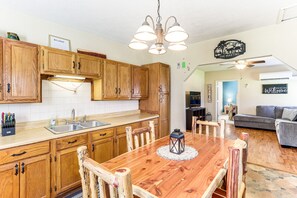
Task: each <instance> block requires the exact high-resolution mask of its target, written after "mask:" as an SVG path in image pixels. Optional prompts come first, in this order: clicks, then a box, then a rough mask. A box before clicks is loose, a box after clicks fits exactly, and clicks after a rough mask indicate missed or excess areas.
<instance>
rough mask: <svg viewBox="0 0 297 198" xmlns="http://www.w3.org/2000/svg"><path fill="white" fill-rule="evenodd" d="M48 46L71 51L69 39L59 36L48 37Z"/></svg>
mask: <svg viewBox="0 0 297 198" xmlns="http://www.w3.org/2000/svg"><path fill="white" fill-rule="evenodd" d="M48 43H49V44H48V45H49V47H53V48H57V49H61V50H66V51H70V50H71V42H70V40H69V39H65V38H62V37H59V36H55V35H51V34H49V36H48Z"/></svg>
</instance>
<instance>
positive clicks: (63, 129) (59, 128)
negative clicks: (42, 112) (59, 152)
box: [46, 124, 84, 134]
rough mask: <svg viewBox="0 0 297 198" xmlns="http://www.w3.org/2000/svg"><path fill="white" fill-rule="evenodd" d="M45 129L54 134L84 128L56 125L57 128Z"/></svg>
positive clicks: (71, 125) (77, 125)
mask: <svg viewBox="0 0 297 198" xmlns="http://www.w3.org/2000/svg"><path fill="white" fill-rule="evenodd" d="M46 128H47V129H48V130H50V131H51V132H53V133H56V134H57V133H65V132H71V131H77V130H81V129H84V127H82V126H80V125H79V124H67V125H58V126H51V127H46Z"/></svg>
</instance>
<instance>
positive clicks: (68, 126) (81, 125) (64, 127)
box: [45, 120, 109, 134]
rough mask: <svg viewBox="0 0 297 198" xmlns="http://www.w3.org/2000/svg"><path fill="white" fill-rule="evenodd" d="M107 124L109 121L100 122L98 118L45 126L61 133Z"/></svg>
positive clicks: (53, 131) (56, 132) (55, 132)
mask: <svg viewBox="0 0 297 198" xmlns="http://www.w3.org/2000/svg"><path fill="white" fill-rule="evenodd" d="M105 125H109V123H106V122H100V121H97V120H89V121H85V122H80V123H75V124H65V125H56V126H50V127H45V128H46V129H48V130H49V131H51V132H52V133H54V134H60V133H67V132H72V131H78V130H82V129H88V128H93V127H100V126H105Z"/></svg>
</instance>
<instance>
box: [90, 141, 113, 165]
mask: <svg viewBox="0 0 297 198" xmlns="http://www.w3.org/2000/svg"><path fill="white" fill-rule="evenodd" d="M113 147H114V139H113V138H106V139H103V140H98V141H95V142H93V143H92V158H93V159H94V160H95V161H96V162H98V163H103V162H105V161H107V160H110V159H112V158H113V157H114V149H113Z"/></svg>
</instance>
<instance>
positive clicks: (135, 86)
mask: <svg viewBox="0 0 297 198" xmlns="http://www.w3.org/2000/svg"><path fill="white" fill-rule="evenodd" d="M148 81H149V70H148V68H145V67H138V66H133V67H132V98H137V99H145V98H148V94H149V90H148V88H149V86H148V83H149V82H148Z"/></svg>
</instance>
